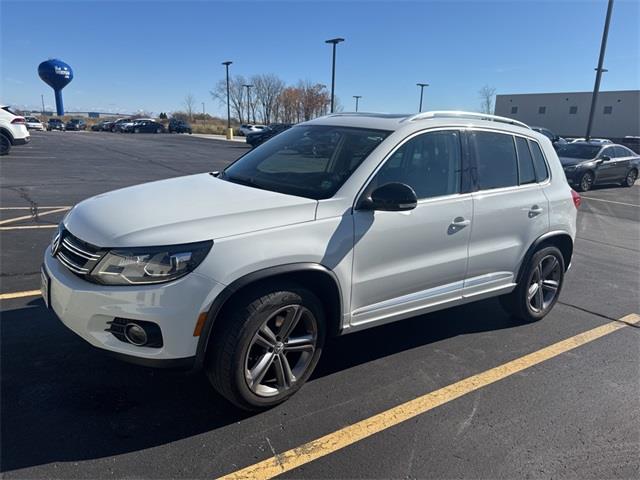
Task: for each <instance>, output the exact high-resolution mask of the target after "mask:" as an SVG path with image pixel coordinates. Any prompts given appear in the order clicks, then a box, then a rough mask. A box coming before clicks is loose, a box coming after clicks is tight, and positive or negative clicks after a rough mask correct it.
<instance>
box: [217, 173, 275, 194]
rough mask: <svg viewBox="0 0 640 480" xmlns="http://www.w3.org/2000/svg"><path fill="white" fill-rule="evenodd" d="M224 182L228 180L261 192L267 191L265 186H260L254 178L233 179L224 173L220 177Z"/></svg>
mask: <svg viewBox="0 0 640 480" xmlns="http://www.w3.org/2000/svg"><path fill="white" fill-rule="evenodd" d="M218 178H221V179H222V180H227V181H229V182H232V183H239V184H240V185H245V186H247V187H253V188H259V189H260V190H266V187H265V186H264V185H260V184H259V183H257V182H256V181H255V180H254V179H253V178H248V177H231V176H229V175H227V174H226V173H224V172H223V175H221V176H220V177H218Z"/></svg>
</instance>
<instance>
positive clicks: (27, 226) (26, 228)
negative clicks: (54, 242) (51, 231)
mask: <svg viewBox="0 0 640 480" xmlns="http://www.w3.org/2000/svg"><path fill="white" fill-rule="evenodd" d="M34 228H58V225H20V226H17V227H0V232H2V231H6V230H31V229H34Z"/></svg>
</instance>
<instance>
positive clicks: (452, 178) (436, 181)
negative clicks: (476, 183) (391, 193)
mask: <svg viewBox="0 0 640 480" xmlns="http://www.w3.org/2000/svg"><path fill="white" fill-rule="evenodd" d="M460 171H461V154H460V133H459V132H457V131H451V130H447V131H441V132H431V133H425V134H423V135H418V136H417V137H414V138H412V139H411V140H409V141H408V142H406V143H405V144H404V145H402V146H401V147H400V148H399V149H398V150H396V151H395V152H394V154H393V155H392V156H391V157H390V158H389V159H387V162H386V163H385V164H384V165H383V167H382V168H381V169H380V171H379V172H378V173H377V174H376V177H375V179H374V180H373V182H372V184H371V186H370V189H373V188H376V187H379V186H382V185H385V184H387V183H392V182H400V183H406V184H407V185H409V186H411V187H412V188H413V189H414V190H415V192H416V196H417V197H418V198H419V199H422V198H430V197H437V196H441V195H451V194H454V193H458V192H460Z"/></svg>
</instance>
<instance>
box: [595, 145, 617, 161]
mask: <svg viewBox="0 0 640 480" xmlns="http://www.w3.org/2000/svg"><path fill="white" fill-rule="evenodd" d="M605 156H606V157H609V158H616V151H615V150H614V149H613V147H607V148H603V149H602V150H601V151H600V155H598V158H601V157H605Z"/></svg>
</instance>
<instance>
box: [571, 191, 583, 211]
mask: <svg viewBox="0 0 640 480" xmlns="http://www.w3.org/2000/svg"><path fill="white" fill-rule="evenodd" d="M571 198H573V204H574V205H575V207H576V208H580V205H582V197H580V195H579V194H578V192H576V191H575V190H571Z"/></svg>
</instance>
